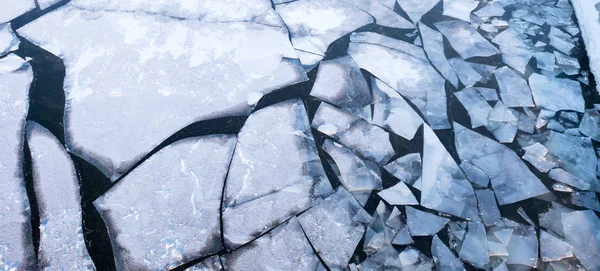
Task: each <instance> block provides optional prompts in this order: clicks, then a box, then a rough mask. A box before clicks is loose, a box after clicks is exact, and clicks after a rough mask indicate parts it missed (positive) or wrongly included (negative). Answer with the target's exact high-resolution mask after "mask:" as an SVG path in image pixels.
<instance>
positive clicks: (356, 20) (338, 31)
mask: <svg viewBox="0 0 600 271" xmlns="http://www.w3.org/2000/svg"><path fill="white" fill-rule="evenodd" d="M275 10H276V11H277V13H278V14H279V16H281V18H282V19H283V21H284V23H285V25H286V26H287V28H288V29H289V31H290V35H291V40H292V44H293V45H294V48H296V50H300V51H304V52H308V53H312V54H316V55H321V56H323V57H324V56H325V52H327V48H328V47H329V45H330V44H331V43H332V42H333V41H335V40H337V39H338V38H340V37H342V36H343V35H346V34H348V33H350V32H352V31H354V30H355V29H357V28H359V27H361V26H364V25H367V24H370V23H372V22H373V18H372V17H371V16H370V15H369V14H368V13H366V12H365V11H364V10H361V9H360V8H358V7H356V6H353V5H352V4H349V3H346V2H345V1H342V0H333V1H327V2H323V1H318V0H299V1H293V2H289V3H284V4H279V5H275ZM261 44H264V43H261ZM323 57H321V58H317V59H315V60H321V59H322V58H323ZM301 61H302V64H304V65H306V66H310V65H314V64H316V63H315V62H314V61H308V60H307V59H302V58H301Z"/></svg>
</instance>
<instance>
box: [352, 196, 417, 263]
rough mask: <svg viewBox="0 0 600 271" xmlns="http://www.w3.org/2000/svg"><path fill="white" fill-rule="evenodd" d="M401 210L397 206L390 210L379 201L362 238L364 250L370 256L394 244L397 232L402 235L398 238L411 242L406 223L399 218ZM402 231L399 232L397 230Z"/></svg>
mask: <svg viewBox="0 0 600 271" xmlns="http://www.w3.org/2000/svg"><path fill="white" fill-rule="evenodd" d="M400 216H401V212H400V211H399V210H398V208H396V207H394V208H393V209H392V210H390V208H388V207H387V206H386V205H385V203H383V202H381V201H380V202H379V205H377V209H376V210H375V213H374V214H373V219H372V220H371V223H369V226H368V227H367V230H366V233H365V240H364V245H363V246H364V251H365V253H366V254H367V255H368V256H370V255H373V254H375V253H377V252H379V251H381V250H382V249H384V248H385V247H387V246H389V245H391V244H395V243H394V241H395V238H396V237H398V234H400V235H403V236H401V237H400V238H402V239H403V240H402V241H404V240H406V239H408V240H409V241H408V243H410V242H412V238H411V237H410V233H409V234H408V235H405V234H406V233H407V231H406V230H405V229H406V224H405V223H404V222H403V221H402V219H401V218H400ZM399 230H401V231H403V232H402V233H399V232H398V231H399Z"/></svg>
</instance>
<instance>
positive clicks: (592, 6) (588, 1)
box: [571, 0, 600, 93]
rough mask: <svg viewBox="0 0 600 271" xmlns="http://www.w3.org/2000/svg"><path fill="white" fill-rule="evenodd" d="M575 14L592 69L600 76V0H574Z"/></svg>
mask: <svg viewBox="0 0 600 271" xmlns="http://www.w3.org/2000/svg"><path fill="white" fill-rule="evenodd" d="M571 3H572V4H573V8H574V9H575V15H577V19H578V21H579V25H580V27H581V36H582V37H583V41H584V42H585V49H586V52H587V55H588V57H589V58H590V69H591V71H592V73H593V74H594V76H595V77H596V78H600V36H599V35H598V33H600V21H599V20H598V4H600V1H599V0H573V1H571ZM596 91H597V92H598V93H600V80H596Z"/></svg>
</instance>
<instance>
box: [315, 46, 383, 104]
mask: <svg viewBox="0 0 600 271" xmlns="http://www.w3.org/2000/svg"><path fill="white" fill-rule="evenodd" d="M310 95H311V96H313V97H316V98H318V99H320V100H322V101H326V102H328V103H330V104H333V105H336V106H338V107H341V108H342V109H345V110H347V111H349V112H352V113H353V114H355V115H357V116H360V114H361V111H362V110H363V108H364V107H365V106H367V105H369V104H371V103H372V102H373V98H372V97H371V93H370V91H369V86H368V85H367V82H366V81H365V78H364V77H363V76H362V73H361V72H360V68H359V67H358V65H356V63H355V62H354V60H352V58H351V57H349V56H344V57H340V58H337V59H333V60H328V61H323V62H321V64H319V71H318V72H317V78H316V80H315V84H314V85H313V88H312V90H311V91H310Z"/></svg>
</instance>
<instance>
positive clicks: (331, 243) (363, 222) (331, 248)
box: [298, 187, 371, 269]
mask: <svg viewBox="0 0 600 271" xmlns="http://www.w3.org/2000/svg"><path fill="white" fill-rule="evenodd" d="M298 220H299V221H300V224H301V225H302V229H304V232H305V233H306V236H307V237H308V240H309V241H310V243H311V244H312V246H313V247H314V248H315V250H316V251H317V253H318V254H319V255H320V257H321V259H323V261H324V262H325V264H327V266H329V268H333V269H338V268H346V266H348V262H349V261H350V257H352V254H353V253H354V250H355V249H356V246H357V245H358V242H359V241H360V239H361V238H362V236H363V234H364V232H365V228H366V226H367V224H368V223H369V222H370V221H371V216H370V215H369V214H368V213H367V212H366V211H365V210H363V208H362V206H360V204H358V202H356V200H354V198H353V197H352V196H351V195H350V193H348V191H346V190H345V189H344V188H343V187H339V188H338V189H337V191H336V192H334V193H333V194H331V195H330V196H329V197H327V198H326V199H324V200H322V201H321V202H319V203H318V204H317V205H316V206H314V207H312V208H310V209H309V210H308V211H306V212H304V213H303V214H301V215H300V216H298Z"/></svg>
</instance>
